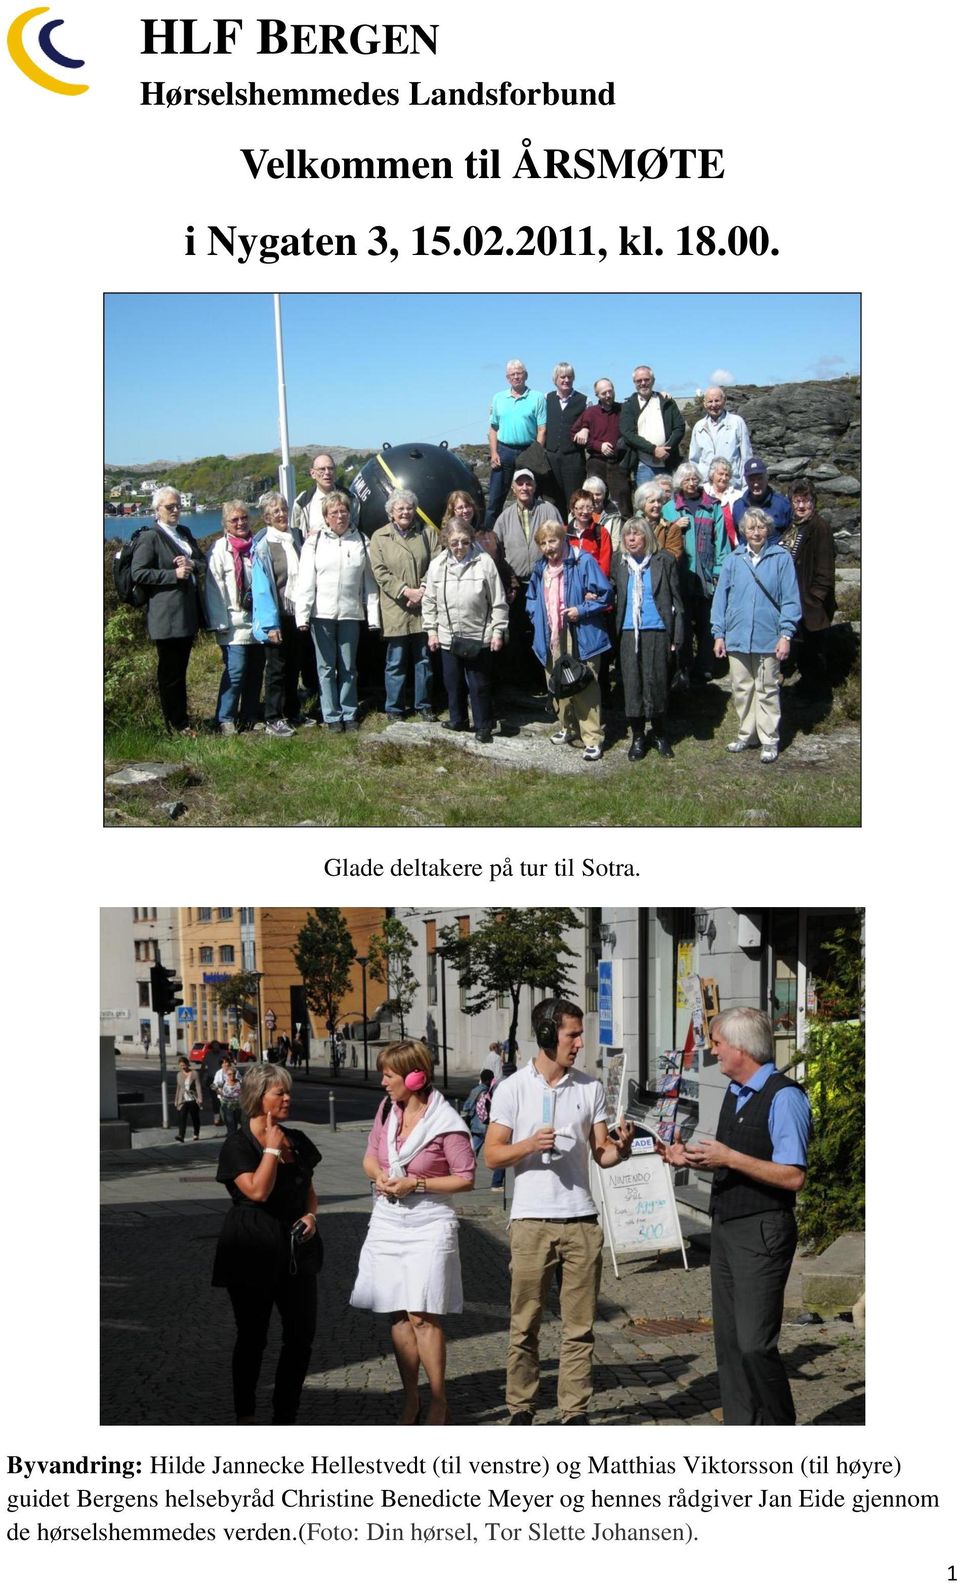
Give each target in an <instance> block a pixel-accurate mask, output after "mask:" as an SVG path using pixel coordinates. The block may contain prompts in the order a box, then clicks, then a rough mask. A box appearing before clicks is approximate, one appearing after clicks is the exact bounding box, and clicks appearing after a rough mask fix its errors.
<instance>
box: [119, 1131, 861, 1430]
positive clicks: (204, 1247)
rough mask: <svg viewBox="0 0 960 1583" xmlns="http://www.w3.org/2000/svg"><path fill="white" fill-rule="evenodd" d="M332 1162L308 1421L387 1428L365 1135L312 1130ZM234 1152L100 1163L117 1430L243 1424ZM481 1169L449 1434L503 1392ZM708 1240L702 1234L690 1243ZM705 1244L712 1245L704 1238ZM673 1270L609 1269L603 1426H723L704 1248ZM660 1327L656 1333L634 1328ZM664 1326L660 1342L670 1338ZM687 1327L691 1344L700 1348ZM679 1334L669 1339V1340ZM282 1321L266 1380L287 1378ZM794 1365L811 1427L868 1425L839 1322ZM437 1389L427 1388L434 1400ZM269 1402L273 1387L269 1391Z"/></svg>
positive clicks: (499, 1222) (667, 1261) (500, 1253)
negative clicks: (222, 1254) (223, 1175)
mask: <svg viewBox="0 0 960 1583" xmlns="http://www.w3.org/2000/svg"><path fill="white" fill-rule="evenodd" d="M304 1130H305V1131H308V1132H309V1133H310V1134H311V1136H312V1137H313V1138H314V1139H315V1141H316V1143H317V1146H318V1148H319V1149H320V1150H321V1152H322V1154H323V1156H324V1158H323V1163H322V1165H321V1166H320V1167H319V1168H318V1170H317V1174H316V1177H315V1185H316V1188H317V1194H318V1198H319V1209H320V1226H321V1232H322V1235H323V1241H324V1248H325V1258H324V1268H323V1273H322V1276H321V1278H320V1323H319V1327H318V1332H317V1340H316V1344H315V1347H314V1367H313V1370H312V1372H311V1373H310V1374H309V1375H308V1376H307V1382H306V1386H305V1389H304V1394H303V1402H302V1405H301V1412H300V1422H301V1423H305V1424H360V1423H371V1424H389V1423H392V1422H394V1421H395V1418H396V1414H397V1406H398V1387H397V1375H396V1365H395V1363H394V1360H393V1355H392V1351H391V1349H390V1339H389V1332H388V1327H387V1325H386V1322H385V1320H384V1319H383V1318H382V1317H378V1316H377V1315H374V1314H368V1313H363V1312H360V1311H358V1310H355V1309H352V1308H349V1307H348V1306H347V1300H348V1297H349V1294H350V1289H351V1286H352V1284H353V1278H354V1275H355V1272H356V1268H357V1259H358V1256H359V1252H360V1245H361V1243H362V1241H363V1236H364V1232H365V1229H366V1223H367V1217H368V1215H369V1210H370V1195H369V1191H368V1190H367V1186H366V1182H365V1178H364V1177H363V1175H362V1172H361V1168H360V1160H361V1156H362V1153H363V1146H364V1140H365V1135H366V1130H367V1129H366V1126H365V1125H359V1124H358V1125H354V1126H347V1127H344V1128H343V1129H342V1130H341V1131H339V1132H337V1133H331V1132H330V1131H329V1130H327V1129H325V1128H322V1127H309V1126H308V1127H306V1128H305V1129H304ZM218 1151H219V1139H218V1138H213V1139H211V1140H210V1141H209V1142H206V1141H203V1140H201V1142H200V1143H198V1144H190V1143H188V1144H185V1145H182V1146H181V1145H177V1144H176V1143H170V1142H164V1143H160V1144H158V1145H156V1146H154V1147H149V1148H141V1149H138V1150H136V1151H129V1152H123V1153H121V1152H117V1153H108V1154H104V1155H102V1156H101V1161H102V1193H101V1200H102V1205H103V1209H102V1235H101V1282H102V1302H101V1321H102V1345H101V1390H102V1403H101V1421H102V1422H103V1423H104V1424H228V1423H232V1422H233V1411H232V1403H231V1399H230V1353H231V1350H232V1346H233V1323H232V1316H231V1313H230V1305H229V1301H228V1298H227V1294H226V1292H224V1291H221V1290H215V1289H214V1288H213V1287H211V1285H210V1270H211V1267H212V1263H213V1254H214V1248H215V1245H216V1239H217V1236H218V1234H219V1230H220V1225H221V1222H222V1218H223V1216H224V1214H225V1213H226V1210H227V1208H228V1206H229V1200H228V1198H227V1194H226V1192H225V1191H224V1189H223V1188H222V1187H221V1186H220V1185H219V1184H218V1183H217V1182H216V1180H215V1171H216V1159H217V1154H218ZM488 1182H489V1172H488V1171H487V1170H486V1169H485V1168H481V1170H480V1172H479V1175H478V1186H477V1189H476V1191H475V1192H474V1193H472V1194H470V1195H469V1196H468V1197H466V1198H464V1199H461V1200H459V1201H458V1204H457V1208H458V1210H459V1211H460V1254H461V1263H462V1266H463V1285H464V1312H463V1314H456V1315H449V1316H448V1317H447V1322H446V1331H447V1336H448V1371H447V1372H448V1393H449V1403H450V1416H451V1420H452V1421H454V1422H457V1423H469V1424H478V1425H481V1424H497V1423H502V1422H503V1421H504V1417H505V1409H504V1401H503V1387H504V1363H505V1357H506V1344H507V1322H508V1298H509V1273H508V1269H507V1261H508V1248H507V1217H506V1214H505V1211H504V1205H503V1195H502V1194H498V1193H492V1192H490V1191H489V1188H488V1185H487V1184H488ZM690 1229H694V1228H692V1227H691V1228H690ZM697 1229H698V1228H697ZM688 1259H689V1260H690V1269H689V1270H684V1269H683V1267H682V1263H681V1260H680V1256H679V1254H671V1255H667V1256H664V1257H663V1258H662V1260H661V1261H659V1262H658V1261H656V1260H643V1261H641V1260H635V1259H634V1260H629V1261H628V1262H626V1263H625V1264H624V1263H623V1262H622V1261H621V1266H620V1267H621V1278H620V1279H619V1280H618V1279H617V1278H616V1277H615V1275H614V1271H613V1266H612V1263H611V1262H610V1260H609V1256H607V1257H605V1259H604V1268H603V1281H602V1286H601V1293H600V1304H599V1311H598V1318H597V1326H596V1355H595V1365H594V1398H593V1404H592V1408H591V1416H592V1419H593V1421H594V1422H595V1423H598V1424H608V1425H614V1424H648V1425H656V1424H677V1423H689V1424H697V1425H704V1426H710V1425H715V1424H717V1423H719V1421H720V1416H719V1394H718V1389H717V1376H716V1369H715V1365H714V1356H713V1341H712V1334H711V1332H710V1329H709V1325H708V1324H707V1325H704V1324H703V1323H700V1324H699V1325H698V1324H697V1322H698V1321H701V1322H702V1321H704V1320H709V1314H710V1288H709V1270H708V1267H707V1262H706V1253H705V1251H704V1250H703V1248H702V1246H701V1241H700V1238H697V1241H696V1243H695V1245H694V1246H693V1247H691V1248H690V1249H689V1250H688ZM644 1320H646V1321H650V1322H651V1323H650V1325H649V1328H648V1330H647V1333H644V1331H643V1330H642V1329H640V1328H638V1327H637V1324H636V1323H635V1322H636V1321H644ZM658 1320H659V1321H665V1322H670V1323H664V1324H662V1325H661V1326H659V1327H658V1326H657V1325H656V1324H655V1323H653V1322H655V1321H658ZM684 1322H689V1324H690V1326H691V1328H690V1329H689V1330H687V1331H685V1330H684V1329H683V1328H682V1327H683V1324H684ZM658 1328H659V1329H660V1330H662V1331H666V1332H668V1333H666V1334H657V1333H655V1332H656V1330H657V1329H658ZM278 1332H279V1326H278V1324H277V1323H276V1322H275V1324H274V1326H273V1327H272V1329H271V1339H270V1343H269V1346H268V1350H267V1354H266V1357H265V1359H264V1373H263V1381H264V1382H269V1381H270V1380H271V1379H272V1376H273V1370H274V1367H275V1362H276V1347H277V1341H278ZM559 1339H560V1326H559V1315H558V1313H557V1311H556V1308H555V1305H554V1307H553V1311H552V1312H551V1313H550V1314H549V1315H548V1316H545V1320H544V1324H543V1329H542V1332H541V1347H540V1352H541V1389H540V1406H539V1410H538V1413H537V1422H538V1423H544V1424H547V1423H556V1422H558V1417H557V1412H556V1360H557V1352H558V1348H559ZM178 1348H186V1349H187V1350H188V1352H189V1355H190V1356H191V1357H192V1358H193V1359H195V1360H198V1361H199V1364H200V1368H199V1370H195V1369H191V1377H190V1380H189V1383H186V1384H185V1383H184V1382H183V1380H182V1378H181V1377H180V1373H179V1371H178V1370H177V1369H176V1368H174V1367H172V1360H173V1358H174V1356H175V1354H176V1351H177V1349H178ZM781 1352H782V1354H783V1357H784V1359H785V1362H786V1365H787V1368H788V1370H789V1373H790V1378H791V1385H792V1389H793V1394H794V1399H795V1401H796V1404H797V1411H798V1416H799V1421H800V1422H801V1423H818V1424H860V1423H863V1421H864V1337H863V1333H862V1332H859V1331H855V1330H854V1329H853V1327H852V1326H851V1325H849V1324H844V1323H842V1322H839V1321H834V1322H830V1323H825V1324H822V1325H815V1326H798V1325H785V1326H784V1330H783V1335H782V1338H781ZM424 1389H425V1388H424ZM261 1394H262V1396H263V1398H264V1400H265V1399H266V1396H267V1394H268V1392H267V1388H266V1385H265V1384H264V1385H262V1386H261Z"/></svg>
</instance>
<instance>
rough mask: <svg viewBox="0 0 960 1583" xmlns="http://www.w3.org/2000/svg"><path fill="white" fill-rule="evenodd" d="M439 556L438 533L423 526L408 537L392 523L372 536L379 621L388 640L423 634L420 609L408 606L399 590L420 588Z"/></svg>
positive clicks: (371, 556)
mask: <svg viewBox="0 0 960 1583" xmlns="http://www.w3.org/2000/svg"><path fill="white" fill-rule="evenodd" d="M440 553H441V552H440V540H439V539H438V538H437V535H436V533H434V531H433V529H432V528H428V527H425V526H424V524H423V523H422V522H421V523H418V524H417V526H416V527H415V528H414V529H413V532H412V533H408V534H407V535H406V537H404V536H403V534H400V533H398V532H397V530H396V528H395V527H394V526H393V524H392V523H388V524H387V526H386V527H385V528H378V529H377V531H376V533H375V534H374V535H373V538H372V539H371V540H370V564H371V566H372V567H373V575H374V577H375V578H376V579H377V583H378V584H379V587H380V619H381V622H382V623H383V635H384V637H385V638H404V637H410V636H411V635H412V634H413V633H415V632H422V631H423V619H422V617H421V614H420V606H419V605H416V606H410V605H408V604H407V602H406V600H405V599H404V597H403V595H402V594H401V592H400V590H401V589H402V588H419V587H420V586H421V584H422V583H423V582H424V579H425V578H426V575H427V567H428V566H429V565H430V562H431V561H432V560H433V559H434V558H435V557H436V556H437V555H439V554H440Z"/></svg>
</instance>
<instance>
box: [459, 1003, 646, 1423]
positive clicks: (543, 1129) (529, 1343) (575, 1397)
mask: <svg viewBox="0 0 960 1583" xmlns="http://www.w3.org/2000/svg"><path fill="white" fill-rule="evenodd" d="M533 1032H534V1036H535V1038H536V1041H537V1054H536V1057H535V1058H534V1060H533V1061H531V1062H530V1063H529V1064H528V1065H527V1066H525V1067H522V1068H521V1070H520V1071H519V1072H516V1073H514V1075H513V1076H512V1077H509V1078H504V1079H502V1080H501V1081H500V1082H499V1083H498V1084H497V1086H496V1088H495V1089H494V1090H493V1100H492V1104H491V1109H490V1124H489V1126H488V1128H487V1137H486V1144H485V1148H484V1158H485V1160H486V1162H487V1164H488V1165H489V1166H490V1167H491V1169H492V1170H496V1169H498V1168H502V1167H504V1166H507V1165H512V1166H513V1169H514V1192H513V1204H512V1206H511V1212H510V1348H509V1352H508V1355H507V1411H508V1413H509V1415H510V1423H511V1424H532V1423H533V1414H534V1409H535V1406H536V1398H537V1388H538V1385H539V1380H540V1355H539V1335H540V1322H541V1319H542V1317H543V1308H544V1303H545V1302H546V1297H547V1293H548V1291H549V1290H550V1286H551V1284H552V1282H553V1280H554V1278H556V1280H557V1284H558V1286H559V1288H560V1318H561V1326H562V1332H561V1341H560V1369H559V1376H558V1381H557V1404H558V1406H559V1409H560V1417H561V1419H562V1420H563V1422H564V1423H565V1424H586V1423H589V1421H590V1420H589V1418H588V1417H587V1409H588V1407H589V1405H590V1396H591V1392H592V1389H593V1381H592V1365H593V1326H594V1320H595V1318H596V1312H597V1294H598V1292H599V1290H600V1269H601V1260H602V1254H603V1232H602V1230H601V1228H600V1225H599V1221H598V1216H597V1208H596V1205H595V1204H594V1202H593V1199H592V1197H591V1195H590V1174H589V1172H590V1160H591V1157H592V1158H593V1159H594V1160H595V1161H596V1163H597V1165H599V1166H600V1167H601V1169H607V1168H608V1167H609V1166H611V1165H616V1164H617V1163H618V1161H620V1160H625V1159H627V1157H628V1156H629V1154H630V1146H631V1144H632V1142H633V1136H634V1130H635V1129H634V1126H633V1123H632V1122H625V1121H623V1119H622V1118H621V1120H620V1122H619V1124H618V1134H619V1137H618V1139H613V1138H611V1137H610V1135H609V1133H608V1132H607V1113H606V1102H605V1098H604V1092H603V1085H602V1084H601V1083H599V1082H598V1081H597V1079H596V1078H593V1077H588V1076H587V1074H586V1072H581V1071H577V1070H576V1068H575V1062H576V1059H577V1056H578V1055H579V1053H580V1051H581V1050H582V1048H583V1012H582V1011H581V1009H580V1007H579V1006H575V1005H574V1004H573V1002H572V1001H569V1000H561V999H553V1000H543V1001H541V1002H540V1004H539V1005H538V1006H536V1007H534V1012H533Z"/></svg>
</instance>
